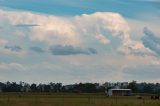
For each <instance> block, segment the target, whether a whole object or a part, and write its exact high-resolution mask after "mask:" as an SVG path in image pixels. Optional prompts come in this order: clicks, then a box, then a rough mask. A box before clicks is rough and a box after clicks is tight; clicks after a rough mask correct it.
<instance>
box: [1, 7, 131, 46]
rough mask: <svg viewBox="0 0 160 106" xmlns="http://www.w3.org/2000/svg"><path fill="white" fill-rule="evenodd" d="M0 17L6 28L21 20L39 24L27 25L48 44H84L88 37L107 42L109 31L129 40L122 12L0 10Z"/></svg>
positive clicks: (29, 23)
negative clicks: (60, 13)
mask: <svg viewBox="0 0 160 106" xmlns="http://www.w3.org/2000/svg"><path fill="white" fill-rule="evenodd" d="M13 17H14V18H13ZM0 20H1V21H0V24H2V25H4V28H5V27H9V26H12V27H14V26H15V25H19V24H23V25H32V24H38V25H39V26H37V27H27V28H28V29H29V30H30V33H29V37H30V39H31V40H33V41H42V42H47V43H48V44H71V45H79V44H80V45H81V44H82V43H86V42H87V43H88V42H89V41H88V39H87V38H89V39H95V40H98V41H100V42H102V43H104V44H108V43H109V41H110V40H109V39H108V36H109V35H107V34H110V35H112V36H118V37H119V38H121V39H122V41H123V43H126V42H128V40H129V31H130V28H129V26H128V24H127V22H126V21H125V19H124V18H123V17H122V16H121V15H120V14H118V13H112V12H96V13H93V14H83V15H80V16H74V17H64V16H63V17H62V16H61V17H60V16H53V15H43V14H36V13H31V12H22V11H8V10H0ZM23 28H24V27H23ZM17 30H18V28H15V31H14V32H15V34H16V33H17V32H19V31H17ZM12 31H13V30H12ZM19 33H20V32H19Z"/></svg>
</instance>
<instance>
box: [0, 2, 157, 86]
mask: <svg viewBox="0 0 160 106" xmlns="http://www.w3.org/2000/svg"><path fill="white" fill-rule="evenodd" d="M159 5H160V1H159V0H45V1H40V0H0V81H3V82H5V81H8V80H9V81H17V82H19V81H25V82H35V83H41V82H42V83H48V82H62V83H65V84H68V83H79V82H100V83H103V82H106V81H112V82H114V81H132V80H136V81H139V82H142V81H147V82H159V81H160V57H159V56H160V31H159V28H160V21H159V19H160V6H159Z"/></svg>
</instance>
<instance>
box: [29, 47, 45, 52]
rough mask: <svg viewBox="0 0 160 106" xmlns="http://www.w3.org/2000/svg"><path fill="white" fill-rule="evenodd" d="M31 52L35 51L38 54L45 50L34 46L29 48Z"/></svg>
mask: <svg viewBox="0 0 160 106" xmlns="http://www.w3.org/2000/svg"><path fill="white" fill-rule="evenodd" d="M29 49H30V50H31V51H34V52H37V53H43V52H44V50H43V49H42V48H40V47H37V46H33V47H30V48H29Z"/></svg>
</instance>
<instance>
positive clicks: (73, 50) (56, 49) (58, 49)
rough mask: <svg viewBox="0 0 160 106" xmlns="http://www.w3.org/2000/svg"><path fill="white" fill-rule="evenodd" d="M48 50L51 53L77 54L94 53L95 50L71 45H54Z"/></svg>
mask: <svg viewBox="0 0 160 106" xmlns="http://www.w3.org/2000/svg"><path fill="white" fill-rule="evenodd" d="M50 50H51V52H52V54H53V55H78V54H85V55H90V54H96V53H97V51H96V50H95V49H94V48H88V49H82V48H80V47H74V46H72V45H65V46H63V45H55V46H51V47H50Z"/></svg>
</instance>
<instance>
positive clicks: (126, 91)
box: [108, 89, 132, 96]
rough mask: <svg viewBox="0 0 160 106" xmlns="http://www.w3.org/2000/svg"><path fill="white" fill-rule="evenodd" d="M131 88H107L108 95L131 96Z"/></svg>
mask: <svg viewBox="0 0 160 106" xmlns="http://www.w3.org/2000/svg"><path fill="white" fill-rule="evenodd" d="M131 94H132V90H131V89H109V90H108V96H131Z"/></svg>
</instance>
